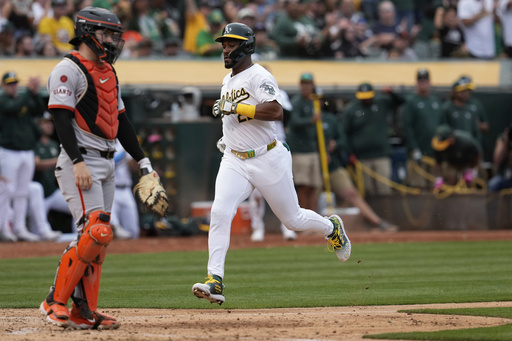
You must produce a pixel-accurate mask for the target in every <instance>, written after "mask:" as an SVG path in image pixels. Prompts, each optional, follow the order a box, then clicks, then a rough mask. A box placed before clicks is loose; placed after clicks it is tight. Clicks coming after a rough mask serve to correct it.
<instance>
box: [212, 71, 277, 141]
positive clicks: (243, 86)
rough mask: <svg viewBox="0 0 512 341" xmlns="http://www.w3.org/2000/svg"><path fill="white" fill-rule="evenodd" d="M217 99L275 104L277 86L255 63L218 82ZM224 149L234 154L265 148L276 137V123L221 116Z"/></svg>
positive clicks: (234, 116)
mask: <svg viewBox="0 0 512 341" xmlns="http://www.w3.org/2000/svg"><path fill="white" fill-rule="evenodd" d="M221 98H226V99H229V100H231V101H233V102H236V103H244V104H249V105H256V104H259V103H266V102H272V101H278V102H279V87H278V86H277V82H276V79H275V78H274V76H272V74H271V73H270V72H268V71H267V70H266V69H265V68H264V67H262V66H261V65H259V64H253V65H252V66H251V67H249V68H247V69H245V70H244V71H242V72H240V73H238V74H236V75H235V76H232V74H231V73H230V74H228V75H227V76H226V77H224V80H223V81H222V90H221ZM222 126H223V135H224V142H225V143H226V147H228V148H229V149H232V150H237V151H247V150H253V149H256V148H258V147H261V146H265V145H267V144H269V143H270V142H272V141H273V140H274V139H275V138H276V123H275V122H274V121H260V120H255V119H250V118H248V117H245V116H242V115H225V116H224V117H223V119H222Z"/></svg>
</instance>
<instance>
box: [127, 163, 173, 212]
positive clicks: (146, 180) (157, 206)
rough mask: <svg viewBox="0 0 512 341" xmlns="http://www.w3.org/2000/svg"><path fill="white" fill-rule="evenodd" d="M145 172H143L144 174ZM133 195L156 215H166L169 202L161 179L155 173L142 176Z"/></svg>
mask: <svg viewBox="0 0 512 341" xmlns="http://www.w3.org/2000/svg"><path fill="white" fill-rule="evenodd" d="M144 173H145V172H142V174H144ZM133 194H134V195H135V196H136V197H138V198H139V199H140V201H141V202H142V203H143V204H144V205H145V206H146V207H149V208H150V209H151V210H152V211H154V212H155V213H158V214H160V215H161V216H163V215H164V213H165V211H166V210H167V207H168V206H169V201H168V199H167V193H165V189H164V187H163V186H162V183H161V182H160V177H159V176H158V174H157V173H156V172H155V171H152V172H151V173H146V174H145V175H142V176H141V178H140V180H139V182H138V183H137V184H136V185H135V187H134V188H133Z"/></svg>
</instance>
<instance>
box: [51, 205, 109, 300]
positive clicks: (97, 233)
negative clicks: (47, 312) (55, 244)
mask: <svg viewBox="0 0 512 341" xmlns="http://www.w3.org/2000/svg"><path fill="white" fill-rule="evenodd" d="M109 221H110V215H109V214H108V213H106V212H103V211H94V212H92V213H91V214H89V216H88V220H87V222H86V226H85V227H84V231H83V234H82V235H81V236H80V238H79V240H78V243H77V245H76V246H74V247H71V248H68V249H67V250H66V252H65V253H64V255H63V256H62V258H61V261H60V264H59V269H58V270H57V277H56V279H55V292H54V299H55V301H57V302H60V303H63V304H67V302H68V300H69V297H70V296H71V294H72V292H73V290H74V288H75V287H76V285H77V284H78V282H79V281H80V279H81V278H82V277H83V276H85V275H86V274H87V273H88V272H91V271H94V270H95V269H94V267H92V268H91V267H90V266H89V264H90V263H91V262H94V263H95V264H96V266H99V267H100V269H99V271H96V274H98V273H101V263H102V262H103V259H104V258H105V254H106V249H105V248H106V247H107V245H108V244H109V243H110V241H111V240H112V238H113V233H112V229H111V228H110V224H109ZM88 268H91V269H88ZM86 270H88V271H86ZM93 277H96V276H93ZM96 281H98V283H99V276H98V278H97V280H96V279H94V280H93V282H96ZM94 287H97V285H95V286H94ZM94 290H96V289H93V291H94ZM96 291H97V290H96Z"/></svg>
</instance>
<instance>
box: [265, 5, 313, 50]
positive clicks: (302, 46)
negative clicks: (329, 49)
mask: <svg viewBox="0 0 512 341" xmlns="http://www.w3.org/2000/svg"><path fill="white" fill-rule="evenodd" d="M304 9H305V8H304V4H302V3H301V1H300V0H285V1H284V13H283V14H282V15H280V16H279V17H278V18H277V20H276V23H275V25H274V28H273V29H272V32H271V35H270V37H271V38H272V39H273V40H275V41H276V43H277V45H279V48H280V51H279V57H281V58H297V57H299V58H318V57H320V52H321V47H322V42H323V38H322V34H321V32H320V30H319V29H318V27H317V26H316V25H315V22H314V21H313V20H312V19H311V18H309V17H308V16H307V15H306V14H305V10H304Z"/></svg>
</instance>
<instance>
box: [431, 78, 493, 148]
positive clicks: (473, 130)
mask: <svg viewBox="0 0 512 341" xmlns="http://www.w3.org/2000/svg"><path fill="white" fill-rule="evenodd" d="M474 89H475V85H474V83H473V82H472V81H471V78H469V77H467V76H462V77H460V78H459V79H458V80H457V81H456V82H455V83H454V84H453V86H452V96H451V98H450V99H449V100H448V101H446V102H445V103H444V104H443V110H442V114H441V119H440V122H439V123H441V124H447V125H449V126H450V127H451V128H452V129H458V130H462V131H466V132H468V133H469V134H470V135H471V136H473V137H474V138H475V139H476V140H477V141H478V142H479V143H480V144H481V143H482V134H481V131H480V129H479V122H480V121H481V120H482V119H481V118H480V117H482V118H483V120H485V119H486V116H485V113H482V110H483V106H481V105H477V104H475V102H473V101H470V98H471V91H472V90H474Z"/></svg>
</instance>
